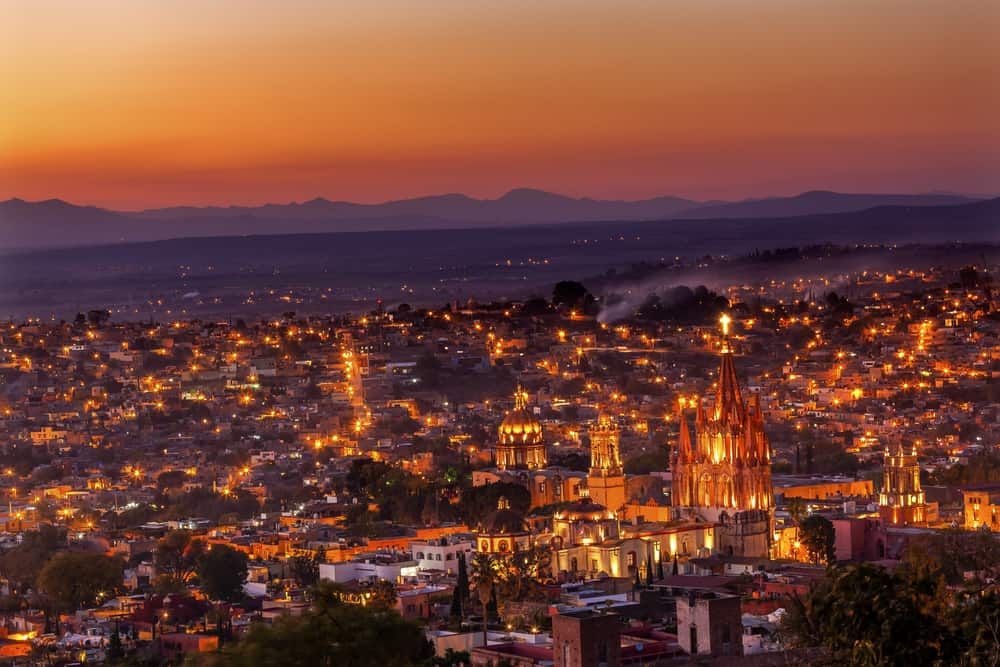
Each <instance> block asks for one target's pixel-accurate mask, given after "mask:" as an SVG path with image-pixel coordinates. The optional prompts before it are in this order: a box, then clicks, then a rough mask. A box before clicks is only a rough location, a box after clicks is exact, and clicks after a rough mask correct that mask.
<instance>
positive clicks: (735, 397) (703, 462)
mask: <svg viewBox="0 0 1000 667" xmlns="http://www.w3.org/2000/svg"><path fill="white" fill-rule="evenodd" d="M722 325H723V345H722V351H721V363H720V366H719V379H718V383H717V387H716V392H715V401H714V403H713V404H712V406H711V408H710V409H709V410H708V411H706V409H705V405H704V403H703V401H702V400H701V398H698V399H697V400H696V401H695V428H694V436H693V437H692V435H691V431H690V429H689V428H688V422H687V418H686V417H685V415H684V413H683V411H681V413H680V415H679V417H680V434H679V437H678V442H677V447H676V448H675V449H674V452H673V455H672V459H671V470H672V472H673V482H672V493H671V498H672V504H673V506H674V508H675V509H676V510H677V511H678V512H679V513H680V514H681V516H684V515H691V516H694V517H698V518H700V519H702V520H704V521H711V522H714V523H717V524H718V530H717V539H718V544H717V549H718V551H719V553H721V554H723V555H733V556H753V557H766V556H768V555H769V554H770V544H771V535H772V530H771V526H772V523H773V521H772V518H773V517H772V513H773V510H774V492H773V488H772V485H771V449H770V443H769V442H768V439H767V435H766V434H765V432H764V417H763V413H762V411H761V407H760V397H759V396H758V395H756V394H755V395H754V399H753V401H752V402H751V403H745V402H744V400H743V396H742V395H741V393H740V388H739V381H738V380H737V377H736V367H735V364H734V362H733V351H732V348H731V346H730V343H729V337H728V325H729V318H728V317H725V316H723V319H722Z"/></svg>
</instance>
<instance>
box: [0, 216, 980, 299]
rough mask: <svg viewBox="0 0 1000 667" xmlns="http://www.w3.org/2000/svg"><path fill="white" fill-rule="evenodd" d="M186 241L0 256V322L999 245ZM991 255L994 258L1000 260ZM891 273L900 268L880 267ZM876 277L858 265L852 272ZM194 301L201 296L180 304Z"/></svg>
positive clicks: (488, 238) (879, 236) (764, 235)
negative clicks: (828, 250) (770, 257)
mask: <svg viewBox="0 0 1000 667" xmlns="http://www.w3.org/2000/svg"><path fill="white" fill-rule="evenodd" d="M405 220H407V221H409V220H411V218H405ZM129 222H130V223H133V224H134V223H135V221H132V220H130V221H129ZM237 222H238V220H237ZM227 224H228V221H227ZM456 224H457V223H456ZM185 229H188V228H185ZM197 231H198V232H202V233H201V234H200V236H201V237H202V238H175V239H169V240H160V241H151V242H137V243H110V244H106V245H100V246H93V247H89V248H86V249H85V250H82V249H79V248H73V247H62V248H49V249H44V250H40V249H35V250H21V251H16V252H15V251H7V252H5V253H3V254H2V255H0V315H5V316H11V315H32V316H44V317H48V316H58V317H72V316H74V315H75V314H76V313H77V312H80V311H85V310H87V309H89V308H114V309H116V312H119V313H121V315H120V316H124V315H125V313H129V314H130V316H131V317H139V316H156V317H166V316H173V315H175V314H178V313H180V314H184V313H191V312H194V311H195V310H197V311H198V312H211V313H215V314H218V315H227V316H228V315H233V314H238V313H250V314H254V313H260V312H266V311H267V309H268V308H271V309H272V311H273V312H284V310H288V304H287V303H286V302H285V301H282V300H280V299H279V297H281V295H282V294H287V293H288V292H289V291H290V290H294V293H295V295H306V296H308V298H304V299H303V300H301V301H298V302H297V305H296V306H295V309H296V310H302V311H305V310H310V311H313V312H336V311H338V310H340V311H344V310H349V311H353V310H354V309H357V308H359V307H362V306H361V305H360V304H364V303H366V300H373V299H374V298H376V297H380V296H384V297H386V298H387V299H389V300H392V299H402V300H406V301H408V302H410V303H420V304H441V303H444V302H448V301H452V300H464V299H467V298H468V297H469V296H475V297H476V298H477V299H488V298H494V297H495V298H511V297H520V296H524V295H525V294H531V293H542V294H546V293H548V292H550V291H551V286H552V285H553V284H554V283H555V282H557V281H559V280H565V279H567V278H569V279H573V278H585V277H587V276H601V275H613V273H611V274H609V273H608V272H609V270H610V269H615V270H616V271H624V272H625V273H626V274H627V273H628V272H629V270H630V267H633V266H636V265H644V266H647V267H649V266H652V267H655V266H657V265H658V264H659V263H660V262H666V263H670V262H671V261H672V258H674V257H676V256H682V257H684V258H687V259H688V260H689V261H690V260H692V259H695V258H698V257H702V256H704V255H706V254H710V255H715V256H729V257H738V256H740V255H746V254H748V253H752V252H753V251H754V250H765V249H771V248H779V247H784V248H788V247H801V246H806V245H813V244H823V243H834V244H840V245H845V246H851V245H860V244H883V245H886V246H893V247H894V246H908V245H910V244H937V245H942V244H943V245H944V246H945V247H944V248H943V249H941V250H938V251H937V252H940V253H942V254H943V255H944V256H948V255H949V253H951V252H952V250H951V249H949V246H951V244H953V242H961V243H964V244H979V245H983V244H998V243H1000V199H992V200H987V201H981V202H974V203H971V204H960V205H956V206H880V207H875V208H871V209H866V210H864V211H852V212H848V213H823V214H817V215H809V216H794V217H769V218H723V219H711V220H694V219H689V220H657V221H632V222H627V221H626V222H617V223H615V224H614V225H609V224H608V223H605V222H577V223H558V224H538V225H532V226H530V227H527V226H521V227H511V226H499V225H480V226H478V227H469V226H468V225H467V226H466V227H465V228H462V229H403V230H400V231H385V230H383V231H360V232H337V233H322V234H316V233H312V234H302V233H287V234H269V235H257V236H248V235H243V234H240V235H229V236H225V235H222V236H216V237H211V238H204V233H203V231H204V230H201V229H199V230H197ZM581 241H586V242H581ZM993 247H994V250H992V251H991V253H992V255H991V256H995V255H996V252H997V251H996V248H997V246H993ZM888 252H890V253H891V252H893V251H891V250H890V251H888ZM966 254H968V253H967V252H966ZM539 260H544V261H539ZM866 261H867V260H866ZM987 261H990V260H987ZM993 261H995V260H993ZM890 265H891V266H895V267H896V268H898V267H899V266H900V264H898V263H891V262H887V263H886V266H890ZM875 266H876V265H874V264H871V263H864V262H861V260H860V259H859V263H858V266H857V269H858V270H861V269H872V268H875ZM902 266H905V264H903V265H902ZM821 269H822V266H821V265H820V264H818V263H817V262H816V261H812V260H810V261H809V262H804V263H803V264H802V270H803V271H820V270H821ZM712 271H713V270H712V269H711V268H708V269H706V270H705V275H704V276H701V274H699V277H698V278H697V280H698V281H699V283H709V282H712V281H713V280H714V278H713V277H712ZM775 275H776V274H775ZM728 279H729V280H733V281H738V280H740V277H739V275H738V274H736V275H732V276H730V277H729V278H728ZM723 284H734V283H733V282H726V283H723ZM194 293H197V295H198V296H197V297H190V295H192V294H194ZM267 295H273V296H270V297H269V296H267ZM273 309H277V310H273Z"/></svg>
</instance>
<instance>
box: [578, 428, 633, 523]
mask: <svg viewBox="0 0 1000 667" xmlns="http://www.w3.org/2000/svg"><path fill="white" fill-rule="evenodd" d="M587 488H588V489H589V491H590V499H591V500H592V501H593V502H595V503H597V504H598V505H603V506H604V507H606V508H608V509H609V510H611V511H612V512H616V513H617V512H618V511H619V510H621V509H622V508H623V507H624V505H625V500H626V498H625V474H624V472H622V459H621V451H620V449H619V447H618V424H616V423H615V421H614V419H612V418H611V416H609V415H606V414H601V415H600V416H599V417H598V418H597V423H596V424H594V425H593V426H592V427H591V428H590V475H589V476H588V477H587Z"/></svg>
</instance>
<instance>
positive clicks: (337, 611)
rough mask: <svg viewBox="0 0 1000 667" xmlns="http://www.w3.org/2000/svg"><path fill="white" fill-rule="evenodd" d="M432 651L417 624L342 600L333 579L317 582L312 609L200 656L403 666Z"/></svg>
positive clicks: (230, 666)
mask: <svg viewBox="0 0 1000 667" xmlns="http://www.w3.org/2000/svg"><path fill="white" fill-rule="evenodd" d="M432 654H433V652H432V650H431V647H430V644H429V643H428V642H427V640H426V639H425V638H424V635H423V631H422V630H421V629H420V627H419V626H417V625H416V624H414V623H410V622H408V621H405V620H403V619H402V618H401V617H400V616H399V614H398V613H397V612H396V611H395V610H391V609H379V608H375V607H372V606H370V605H369V606H362V605H355V604H351V603H349V602H345V601H344V600H342V599H341V597H340V595H339V589H338V587H337V586H336V585H335V584H332V583H331V582H328V581H321V582H320V583H319V585H317V587H316V588H315V589H314V592H313V604H312V608H311V609H309V610H308V611H306V612H304V613H303V614H301V615H300V616H290V615H289V616H282V617H281V618H279V619H277V620H276V621H275V622H274V623H273V624H272V625H264V624H257V625H254V626H253V628H251V630H250V632H249V634H248V635H247V637H246V639H244V640H243V641H241V642H239V643H238V644H232V645H230V646H228V647H226V648H225V649H224V650H223V651H222V652H221V653H219V654H216V655H208V656H205V657H204V658H203V660H204V662H207V663H208V664H209V665H216V666H218V667H242V666H244V665H246V666H247V667H251V666H253V667H256V666H257V665H282V666H287V667H320V666H333V665H353V666H355V667H381V666H382V665H386V666H387V667H404V666H408V665H419V664H426V662H427V661H428V660H429V659H430V658H431V656H432Z"/></svg>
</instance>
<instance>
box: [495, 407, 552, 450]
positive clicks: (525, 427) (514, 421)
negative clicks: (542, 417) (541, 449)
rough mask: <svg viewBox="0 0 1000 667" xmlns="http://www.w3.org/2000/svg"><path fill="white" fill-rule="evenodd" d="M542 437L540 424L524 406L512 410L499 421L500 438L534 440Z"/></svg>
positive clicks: (505, 439) (502, 439)
mask: <svg viewBox="0 0 1000 667" xmlns="http://www.w3.org/2000/svg"><path fill="white" fill-rule="evenodd" d="M541 437H542V424H541V422H539V421H538V420H537V419H536V418H535V416H534V415H532V414H531V413H529V412H528V411H527V410H526V409H524V408H517V409H515V410H512V411H511V412H510V413H508V414H507V416H506V417H504V419H503V421H502V422H501V423H500V440H501V442H506V441H518V440H522V441H524V442H535V441H536V440H540V439H541Z"/></svg>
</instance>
